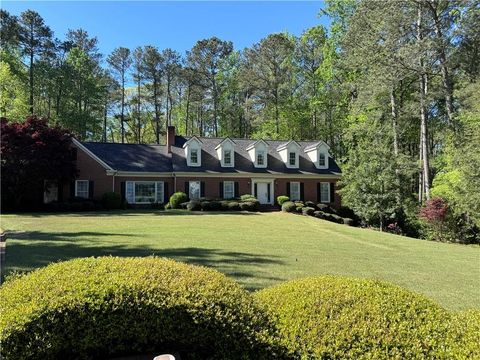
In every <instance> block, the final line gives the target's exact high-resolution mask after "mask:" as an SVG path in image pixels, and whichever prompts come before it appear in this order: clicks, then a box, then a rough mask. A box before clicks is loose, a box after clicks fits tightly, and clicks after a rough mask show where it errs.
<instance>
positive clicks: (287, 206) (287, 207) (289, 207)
mask: <svg viewBox="0 0 480 360" xmlns="http://www.w3.org/2000/svg"><path fill="white" fill-rule="evenodd" d="M296 209H297V206H296V205H295V203H294V202H293V201H285V202H284V203H283V204H282V211H283V212H295V211H296Z"/></svg>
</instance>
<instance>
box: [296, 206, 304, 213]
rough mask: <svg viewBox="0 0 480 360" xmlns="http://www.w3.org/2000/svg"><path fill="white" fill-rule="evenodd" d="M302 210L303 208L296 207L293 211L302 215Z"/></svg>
mask: <svg viewBox="0 0 480 360" xmlns="http://www.w3.org/2000/svg"><path fill="white" fill-rule="evenodd" d="M302 209H303V206H297V207H296V208H295V211H296V212H297V213H299V214H301V213H302Z"/></svg>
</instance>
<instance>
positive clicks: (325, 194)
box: [320, 182, 330, 203]
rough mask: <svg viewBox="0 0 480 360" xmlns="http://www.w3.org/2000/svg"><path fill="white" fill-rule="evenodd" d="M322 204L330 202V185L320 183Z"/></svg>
mask: <svg viewBox="0 0 480 360" xmlns="http://www.w3.org/2000/svg"><path fill="white" fill-rule="evenodd" d="M320 202H322V203H329V202H330V183H324V182H322V183H320Z"/></svg>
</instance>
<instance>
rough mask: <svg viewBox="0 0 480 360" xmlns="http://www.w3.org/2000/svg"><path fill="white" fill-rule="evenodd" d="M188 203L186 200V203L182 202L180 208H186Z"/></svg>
mask: <svg viewBox="0 0 480 360" xmlns="http://www.w3.org/2000/svg"><path fill="white" fill-rule="evenodd" d="M188 203H189V202H188V201H186V202H184V203H181V204H180V208H181V209H186V208H187V205H188Z"/></svg>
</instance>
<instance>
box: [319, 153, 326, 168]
mask: <svg viewBox="0 0 480 360" xmlns="http://www.w3.org/2000/svg"><path fill="white" fill-rule="evenodd" d="M326 165H327V160H326V157H325V154H324V153H319V154H318V166H326Z"/></svg>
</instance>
